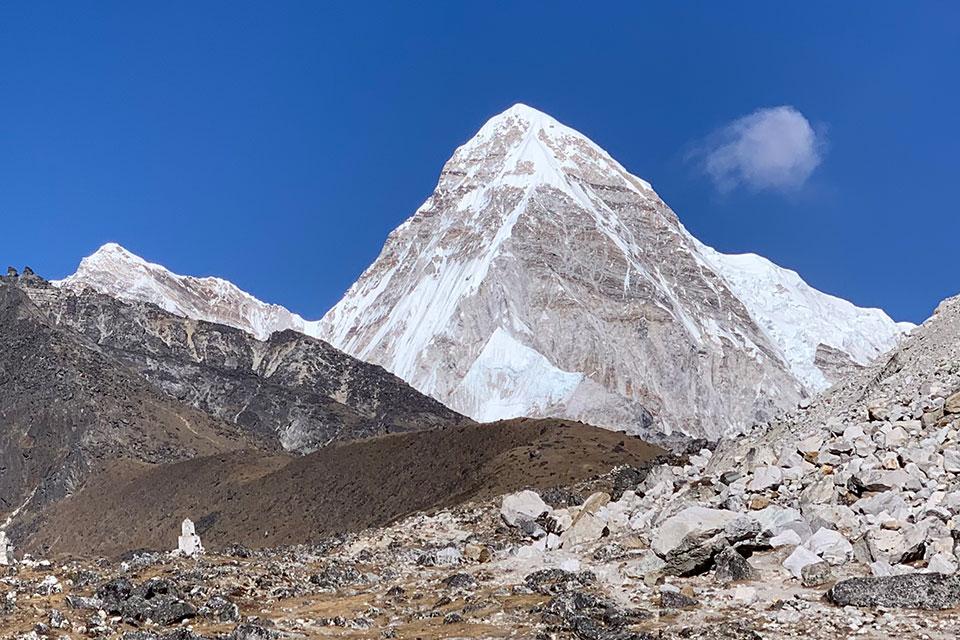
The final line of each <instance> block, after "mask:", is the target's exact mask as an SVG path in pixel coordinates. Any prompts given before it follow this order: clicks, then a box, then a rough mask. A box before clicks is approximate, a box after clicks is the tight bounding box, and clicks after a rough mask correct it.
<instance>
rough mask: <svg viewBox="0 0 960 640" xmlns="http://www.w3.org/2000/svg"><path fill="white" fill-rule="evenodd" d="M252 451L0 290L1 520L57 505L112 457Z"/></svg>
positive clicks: (13, 293) (232, 433)
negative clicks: (241, 449)
mask: <svg viewBox="0 0 960 640" xmlns="http://www.w3.org/2000/svg"><path fill="white" fill-rule="evenodd" d="M255 444H257V442H256V440H255V439H254V438H248V437H247V436H245V435H243V434H242V432H241V431H240V429H238V428H237V427H236V426H234V425H230V424H228V423H226V422H223V421H221V420H218V419H216V418H215V417H212V416H210V415H208V414H206V413H204V412H202V411H198V410H196V409H194V408H192V407H189V406H185V405H183V404H181V403H179V402H176V401H175V400H173V399H172V398H169V397H167V396H165V395H164V394H162V393H160V392H159V391H157V390H156V389H155V388H153V387H152V386H151V385H150V384H149V383H148V382H146V381H145V380H144V379H143V378H142V377H140V376H139V375H137V374H136V373H134V372H133V371H131V370H130V369H128V368H127V367H126V366H125V365H124V364H123V363H122V362H121V361H120V360H118V359H117V358H115V357H114V356H113V355H111V354H110V353H108V352H106V351H105V350H104V349H102V348H100V347H99V346H97V345H96V344H94V343H93V342H91V341H89V340H87V339H86V338H84V337H82V336H80V335H78V334H76V333H74V332H73V331H70V330H67V329H64V328H61V327H58V326H56V325H55V324H54V323H52V322H50V321H49V320H48V319H47V318H46V316H45V315H44V314H43V313H42V312H41V311H40V309H38V308H37V306H36V305H34V304H33V303H32V302H31V301H30V298H29V297H28V296H27V295H26V293H25V292H24V291H23V290H22V289H21V288H20V287H18V286H15V285H12V284H9V283H5V282H0V522H2V520H3V519H5V518H6V517H9V516H10V515H12V514H15V513H16V512H18V511H20V512H30V511H33V510H35V509H37V508H38V507H42V506H43V505H45V504H48V503H50V502H52V501H55V500H57V499H59V498H62V497H63V496H65V495H67V494H69V493H71V492H72V491H74V490H75V489H76V488H77V487H79V486H80V485H81V484H82V482H83V480H84V478H85V477H86V476H87V475H88V474H89V473H90V472H91V471H92V470H95V469H97V468H99V467H101V466H103V465H104V464H105V463H113V462H115V461H116V460H118V459H131V460H138V461H142V462H149V463H165V462H174V461H178V460H185V459H189V458H194V457H196V456H203V455H210V454H212V453H217V452H223V451H228V450H231V449H234V448H240V447H250V446H253V445H255Z"/></svg>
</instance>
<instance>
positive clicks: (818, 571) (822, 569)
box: [800, 560, 833, 587]
mask: <svg viewBox="0 0 960 640" xmlns="http://www.w3.org/2000/svg"><path fill="white" fill-rule="evenodd" d="M832 578H833V572H832V571H831V570H830V565H829V564H828V563H827V562H825V561H823V560H821V561H820V562H814V563H813V564H808V565H807V566H805V567H803V568H802V569H800V579H801V582H802V583H803V586H805V587H819V586H820V585H822V584H826V583H827V582H830V580H831V579H832Z"/></svg>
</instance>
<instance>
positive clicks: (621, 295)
mask: <svg viewBox="0 0 960 640" xmlns="http://www.w3.org/2000/svg"><path fill="white" fill-rule="evenodd" d="M58 284H60V286H65V287H70V288H73V289H78V290H82V289H84V288H93V289H95V290H97V291H100V292H102V293H107V294H109V295H111V296H115V297H119V298H122V299H126V300H136V301H145V302H152V303H154V304H157V305H158V306H160V307H162V308H163V309H165V310H167V311H170V312H172V313H175V314H177V315H182V316H185V317H190V318H196V319H202V320H208V321H211V322H216V323H221V324H226V325H230V326H234V327H238V328H240V329H243V330H244V331H247V332H249V333H252V334H253V335H255V336H256V337H258V338H260V339H265V338H266V337H268V336H269V335H270V334H271V333H273V332H276V331H282V330H286V329H294V330H296V331H299V332H302V333H306V334H308V335H310V336H313V337H319V338H322V339H324V340H327V341H328V342H330V343H331V344H333V345H334V346H335V347H338V348H340V349H342V350H343V351H346V352H347V353H349V354H351V355H353V356H355V357H358V358H360V359H363V360H366V361H368V362H372V363H374V364H379V365H381V366H383V367H384V368H386V369H387V370H389V371H390V372H392V373H394V374H396V375H397V376H399V377H400V378H402V379H404V380H405V381H407V382H408V383H409V384H411V385H412V386H413V387H414V388H416V389H418V390H419V391H421V392H423V393H426V394H428V395H431V396H433V397H434V398H436V399H438V400H440V401H441V402H443V403H445V404H447V405H448V406H449V407H450V408H452V409H454V410H455V411H458V412H460V413H462V414H465V415H468V416H470V417H471V418H474V419H476V420H481V421H490V420H497V419H501V418H511V417H518V416H530V417H562V418H572V419H578V420H584V421H587V422H590V423H592V424H596V425H599V426H605V427H609V428H615V429H625V430H628V431H631V432H635V433H645V434H647V435H650V434H655V433H673V432H682V433H686V434H689V435H695V436H707V437H711V438H714V437H718V436H720V435H723V434H727V433H736V432H738V431H740V430H741V429H743V428H744V427H745V426H747V425H749V424H750V423H752V422H756V421H765V420H768V419H769V418H770V417H772V416H773V415H774V414H775V413H777V412H779V411H780V410H782V409H785V408H790V407H793V406H795V404H796V403H797V402H798V400H800V399H801V398H803V397H804V396H807V395H810V394H812V393H815V392H818V391H821V390H823V389H824V388H826V387H828V386H829V385H830V384H831V383H832V382H833V381H835V380H836V379H837V378H838V377H839V376H840V375H842V374H843V373H845V372H847V371H849V370H850V369H856V368H859V367H861V366H863V365H865V364H867V363H868V362H870V361H871V360H872V359H874V358H875V357H876V356H877V355H879V354H880V353H882V352H884V351H886V350H888V349H890V348H891V347H893V346H894V345H895V344H897V342H898V341H899V339H900V337H901V335H902V334H903V333H904V332H906V331H908V330H909V329H911V328H912V326H913V325H910V324H907V323H901V324H898V323H895V322H893V321H892V320H891V319H890V318H889V317H888V316H887V315H886V314H885V313H884V312H883V311H881V310H879V309H863V308H859V307H856V306H855V305H853V304H851V303H850V302H847V301H846V300H842V299H840V298H836V297H834V296H830V295H827V294H825V293H822V292H820V291H817V290H816V289H813V288H812V287H810V286H809V285H807V284H806V283H805V282H804V281H803V279H802V278H800V276H799V275H798V274H796V273H794V272H793V271H789V270H787V269H783V268H781V267H779V266H777V265H775V264H773V263H772V262H770V261H769V260H767V259H765V258H762V257H760V256H757V255H753V254H745V255H725V254H722V253H719V252H717V251H715V250H713V249H711V248H710V247H708V246H706V245H704V244H703V243H701V242H699V241H698V240H697V239H696V238H694V237H693V236H692V235H691V234H690V233H689V232H688V231H687V230H686V229H685V228H684V227H683V225H682V224H681V222H680V220H679V219H678V218H677V216H676V214H674V212H673V211H672V210H671V209H670V208H669V207H668V206H667V205H666V204H665V203H664V202H663V200H662V199H661V198H660V197H659V196H658V195H657V194H656V192H655V191H654V190H653V188H652V187H651V186H650V184H649V183H648V182H646V181H644V180H642V179H640V178H638V177H636V176H634V175H632V174H630V173H629V172H628V171H627V170H626V169H625V168H624V167H623V166H622V165H621V164H620V163H618V162H617V161H616V160H614V159H613V158H612V157H611V156H610V155H609V154H608V153H607V152H606V151H604V150H603V149H602V148H600V147H599V146H598V145H596V144H595V143H594V142H592V141H591V140H590V139H588V138H587V137H586V136H584V135H582V134H581V133H579V132H577V131H575V130H574V129H571V128H570V127H567V126H565V125H563V124H561V123H560V122H558V121H557V120H555V119H554V118H552V117H550V116H549V115H547V114H545V113H543V112H541V111H538V110H536V109H533V108H531V107H528V106H526V105H522V104H517V105H514V106H512V107H510V108H509V109H507V110H506V111H504V112H503V113H501V114H499V115H497V116H495V117H493V118H491V119H490V120H489V121H488V122H487V123H486V124H484V125H483V127H481V129H480V130H479V131H478V132H477V133H476V135H474V136H473V137H472V138H471V139H470V140H468V141H467V142H466V143H465V144H463V145H462V146H461V147H459V148H458V149H457V150H456V151H455V152H454V154H453V157H452V158H450V160H449V161H447V163H446V164H445V165H444V167H443V170H442V171H441V173H440V179H439V182H438V183H437V187H436V189H435V190H434V192H433V194H432V195H431V196H430V197H429V198H428V199H427V201H426V202H424V203H423V205H422V206H421V207H420V208H419V209H418V210H417V211H416V212H415V213H414V215H413V216H412V217H410V218H409V219H408V220H407V221H406V222H404V223H403V224H401V225H400V226H399V227H398V228H397V229H395V230H394V231H393V232H392V233H391V234H390V236H389V237H388V238H387V241H386V244H385V245H384V247H383V250H382V252H381V253H380V256H379V257H378V258H377V260H376V261H375V262H374V263H373V264H372V265H371V266H370V267H369V268H368V269H367V270H366V271H365V272H364V273H363V274H362V275H361V277H360V278H359V279H358V281H357V282H356V283H355V284H354V285H353V286H352V287H351V288H350V289H349V291H347V293H346V295H345V296H344V297H343V299H342V300H341V301H340V302H339V303H338V304H337V305H336V306H335V307H334V308H333V309H331V310H330V311H329V312H328V313H327V314H326V315H325V316H324V318H323V319H322V320H320V321H308V320H304V319H303V318H302V317H300V316H298V315H296V314H295V313H292V312H290V311H288V310H287V309H284V308H283V307H280V306H277V305H271V304H268V303H265V302H262V301H260V300H257V299H256V298H254V297H253V296H251V295H249V294H247V293H245V292H243V291H242V290H240V289H239V288H237V287H236V286H235V285H233V284H231V283H229V282H227V281H225V280H221V279H219V278H194V277H190V276H180V275H176V274H174V273H171V272H170V271H168V270H167V269H165V268H164V267H162V266H160V265H156V264H152V263H149V262H146V261H145V260H143V259H141V258H139V257H137V256H135V255H133V254H132V253H130V252H129V251H127V250H125V249H123V248H122V247H120V246H119V245H116V244H108V245H105V246H104V247H102V248H101V249H100V250H98V251H97V252H96V253H95V254H93V255H92V256H90V257H88V258H85V259H84V260H83V262H82V263H81V265H80V268H79V269H78V271H77V273H75V274H74V275H72V276H70V277H68V278H66V279H65V280H63V281H61V282H60V283H58Z"/></svg>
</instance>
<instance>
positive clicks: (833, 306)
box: [700, 244, 915, 391]
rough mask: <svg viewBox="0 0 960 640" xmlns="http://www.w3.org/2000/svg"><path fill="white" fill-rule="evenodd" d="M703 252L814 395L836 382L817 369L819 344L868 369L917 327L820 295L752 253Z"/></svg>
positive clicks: (703, 249) (704, 248) (796, 276)
mask: <svg viewBox="0 0 960 640" xmlns="http://www.w3.org/2000/svg"><path fill="white" fill-rule="evenodd" d="M700 251H701V255H703V256H704V258H705V259H706V260H707V262H708V263H709V264H710V266H711V267H712V268H713V269H714V270H715V271H717V272H718V273H719V274H720V275H721V276H723V278H724V279H725V280H726V281H727V284H728V285H729V286H730V288H731V289H732V290H733V292H734V293H735V294H736V295H737V297H738V298H740V300H741V301H742V302H743V304H744V305H745V306H746V307H747V310H748V311H749V312H750V315H751V316H752V317H753V319H754V320H755V321H756V322H757V324H759V325H760V326H761V328H763V330H764V331H766V333H767V335H768V336H770V338H771V339H772V340H773V343H774V345H776V347H777V349H778V350H779V351H780V353H781V355H782V356H783V358H784V360H786V361H787V363H788V364H789V365H790V369H791V370H792V371H793V374H794V375H795V376H796V377H797V378H798V379H799V380H800V382H802V383H803V384H804V386H806V387H807V388H808V389H811V390H813V391H822V390H824V389H826V388H827V387H829V386H830V384H832V383H833V382H834V380H830V379H828V375H829V372H825V371H823V370H822V369H821V368H819V367H818V366H817V364H816V358H817V348H818V347H820V346H821V345H826V346H828V347H833V348H834V349H836V350H838V351H841V352H843V353H845V354H846V355H847V357H849V358H850V360H852V361H853V362H854V363H855V364H858V365H867V364H869V363H870V362H871V361H872V360H873V359H874V358H876V357H877V356H878V355H880V354H881V353H884V352H886V351H889V350H890V349H892V348H893V347H895V346H896V345H897V343H898V342H899V341H900V338H901V337H902V335H903V334H904V333H906V332H908V331H910V330H912V329H913V328H914V327H915V325H913V324H911V323H909V322H898V323H895V322H894V321H893V320H891V319H890V316H888V315H887V314H886V313H884V312H883V311H882V310H881V309H864V308H861V307H858V306H856V305H854V304H853V303H851V302H849V301H847V300H844V299H842V298H838V297H836V296H831V295H829V294H826V293H823V292H822V291H818V290H816V289H814V288H813V287H811V286H810V285H808V284H807V283H806V282H804V280H803V279H802V278H801V277H800V276H799V274H797V272H796V271H791V270H789V269H784V268H783V267H779V266H777V265H775V264H774V263H772V262H770V261H769V260H767V259H766V258H764V257H762V256H758V255H756V254H754V253H745V254H740V255H728V254H723V253H720V252H718V251H715V250H714V249H711V248H710V247H707V246H705V245H702V244H701V245H700Z"/></svg>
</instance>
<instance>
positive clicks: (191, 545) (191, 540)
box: [173, 518, 203, 558]
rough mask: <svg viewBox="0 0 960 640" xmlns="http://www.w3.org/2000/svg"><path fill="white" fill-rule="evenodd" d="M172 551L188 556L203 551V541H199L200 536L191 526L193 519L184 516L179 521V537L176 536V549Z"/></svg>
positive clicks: (175, 553) (190, 556)
mask: <svg viewBox="0 0 960 640" xmlns="http://www.w3.org/2000/svg"><path fill="white" fill-rule="evenodd" d="M173 553H174V555H178V556H187V557H188V558H192V557H193V556H197V555H200V554H201V553H203V543H201V542H200V536H198V535H197V531H196V529H194V527H193V520H191V519H190V518H185V519H184V521H183V522H181V523H180V537H179V538H177V549H176V551H174V552H173Z"/></svg>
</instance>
